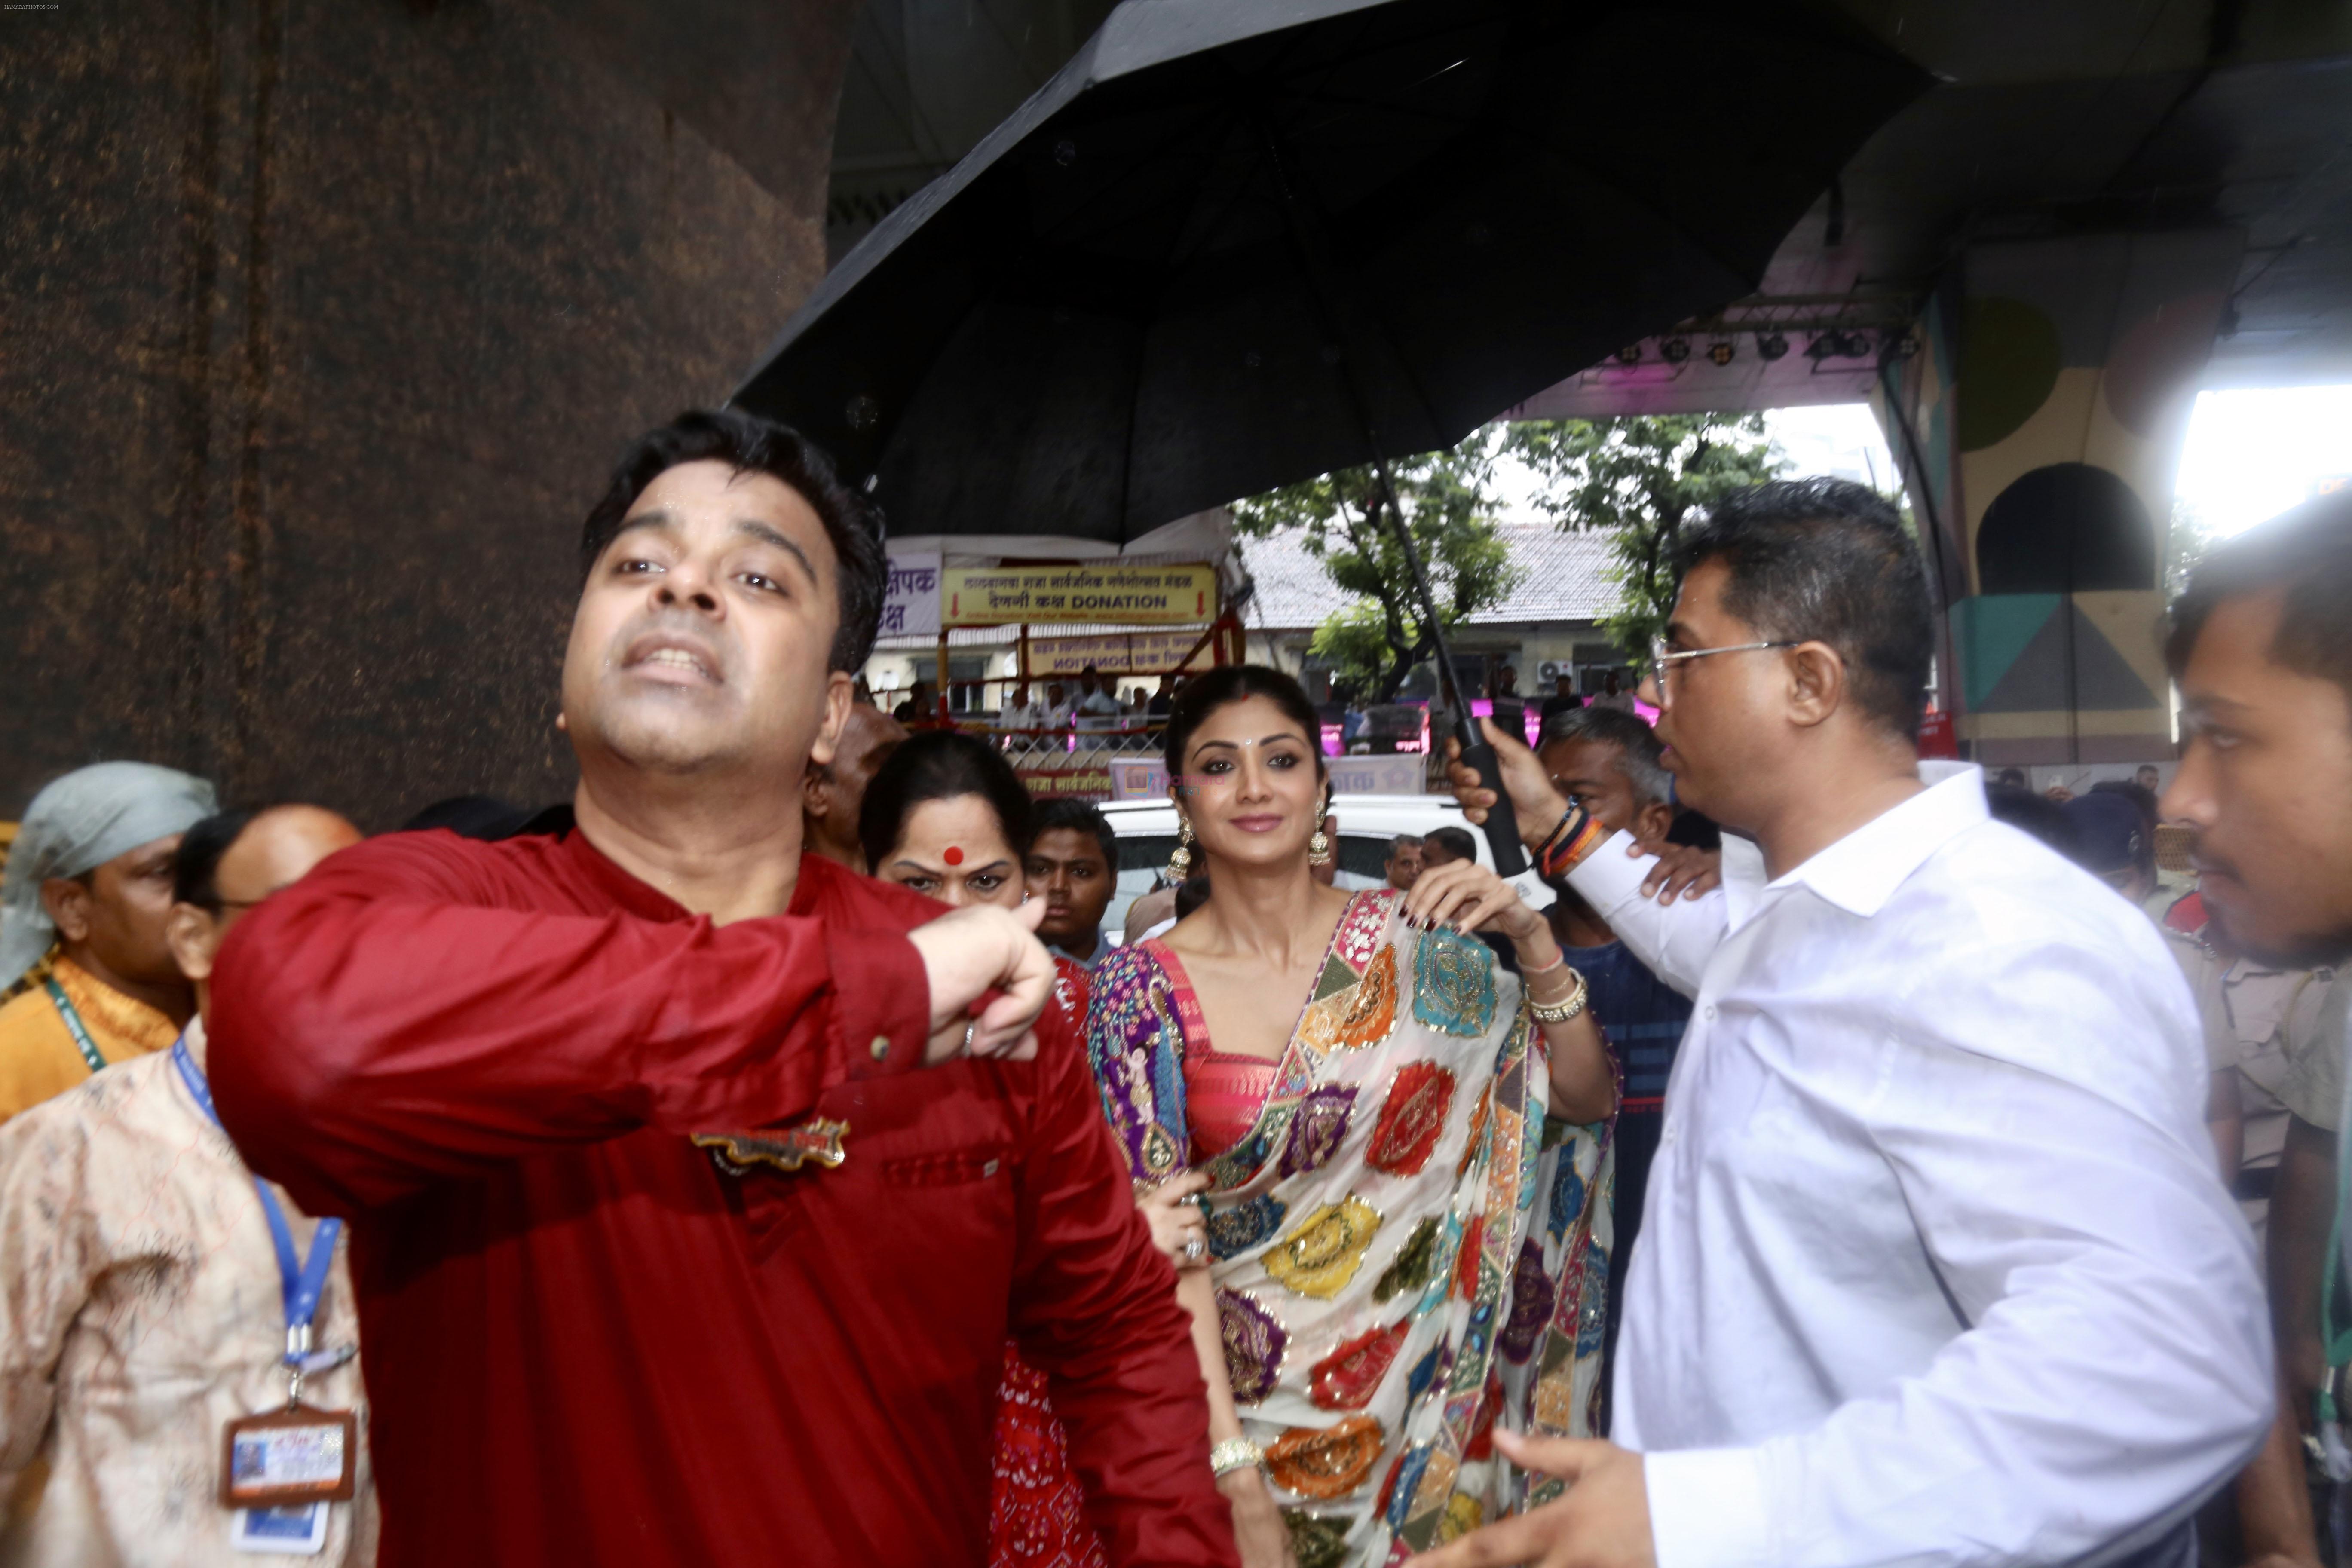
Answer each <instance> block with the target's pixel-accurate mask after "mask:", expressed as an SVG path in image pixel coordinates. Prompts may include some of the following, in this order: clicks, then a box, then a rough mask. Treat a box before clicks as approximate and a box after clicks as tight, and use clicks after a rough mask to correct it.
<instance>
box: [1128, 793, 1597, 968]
mask: <svg viewBox="0 0 2352 1568" xmlns="http://www.w3.org/2000/svg"><path fill="white" fill-rule="evenodd" d="M1100 806H1101V810H1102V814H1103V816H1106V817H1108V819H1109V821H1110V826H1111V829H1112V831H1113V832H1115V833H1117V834H1118V891H1117V892H1115V893H1113V894H1112V895H1111V900H1110V908H1109V910H1108V911H1106V912H1105V913H1104V915H1103V930H1104V931H1107V932H1109V933H1111V934H1112V935H1114V936H1116V935H1117V934H1118V933H1119V932H1121V931H1125V930H1126V929H1127V906H1128V905H1129V904H1131V903H1133V902H1135V900H1138V899H1139V898H1141V897H1142V896H1143V895H1144V894H1146V893H1148V892H1150V890H1151V888H1152V884H1153V882H1154V881H1155V880H1156V879H1159V878H1160V876H1161V875H1162V874H1163V873H1165V871H1166V870H1167V868H1168V857H1169V856H1171V855H1172V854H1174V853H1175V852H1176V807H1175V805H1174V804H1173V803H1172V802H1170V801H1167V800H1114V801H1104V802H1101V803H1100ZM1331 814H1332V815H1333V816H1337V817H1338V818H1339V886H1341V887H1343V888H1377V887H1379V886H1380V885H1381V880H1382V878H1383V875H1384V872H1385V868H1386V867H1387V865H1388V858H1389V846H1390V844H1391V842H1392V841H1393V840H1394V839H1395V838H1396V837H1397V836H1398V835H1399V834H1402V833H1410V834H1412V835H1413V836H1414V837H1427V835H1428V833H1429V831H1430V829H1432V828H1433V827H1463V828H1468V829H1469V833H1470V837H1471V838H1472V840H1473V841H1475V843H1476V844H1477V846H1478V863H1479V864H1480V865H1482V866H1492V865H1493V864H1494V863H1495V857H1494V853H1493V851H1491V850H1489V849H1488V848H1487V847H1486V834H1485V833H1484V832H1483V831H1482V830H1480V829H1478V828H1476V827H1472V826H1470V824H1469V822H1468V820H1467V819H1465V817H1464V816H1463V815H1462V807H1461V806H1460V805H1458V804H1456V802H1455V801H1454V797H1453V796H1452V795H1334V796H1332V798H1331ZM1541 887H1542V884H1540V883H1538V882H1537V881H1536V880H1535V879H1534V878H1533V875H1532V873H1530V874H1529V876H1528V877H1527V878H1525V879H1521V881H1520V890H1521V891H1522V892H1523V893H1527V894H1528V896H1529V897H1530V898H1531V899H1532V900H1533V901H1534V902H1536V903H1538V904H1548V903H1549V902H1550V901H1551V895H1550V894H1549V893H1546V892H1542V891H1540V890H1539V889H1541Z"/></svg>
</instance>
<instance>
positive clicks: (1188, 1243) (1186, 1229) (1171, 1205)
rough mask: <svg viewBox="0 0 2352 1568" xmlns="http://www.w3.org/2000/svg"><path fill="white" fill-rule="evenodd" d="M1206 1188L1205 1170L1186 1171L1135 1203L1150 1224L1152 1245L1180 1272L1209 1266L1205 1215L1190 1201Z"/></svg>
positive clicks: (1206, 1174)
mask: <svg viewBox="0 0 2352 1568" xmlns="http://www.w3.org/2000/svg"><path fill="white" fill-rule="evenodd" d="M1208 1185H1209V1173H1207V1172H1206V1171H1186V1172H1185V1173H1182V1174H1181V1175H1176V1176H1171V1177H1169V1178H1168V1180H1166V1181H1164V1182H1162V1183H1160V1184H1159V1185H1158V1186H1156V1187H1153V1188H1152V1189H1151V1190H1150V1191H1149V1192H1147V1193H1145V1194H1143V1195H1142V1196H1140V1197H1139V1198H1137V1199H1136V1200H1135V1206H1136V1207H1137V1208H1139V1209H1141V1210H1142V1211H1143V1217H1144V1218H1145V1219H1147V1220H1149V1221H1150V1223H1151V1245H1152V1246H1154V1247H1158V1248H1159V1249H1160V1251H1161V1252H1163V1253H1165V1254H1166V1255H1167V1258H1168V1261H1169V1262H1171V1263H1173V1264H1174V1265H1175V1266H1176V1268H1177V1271H1178V1272H1180V1273H1181V1272H1182V1271H1183V1270H1185V1269H1188V1268H1207V1267H1208V1266H1209V1219H1208V1215H1204V1214H1202V1212H1201V1205H1199V1204H1197V1203H1195V1202H1193V1201H1192V1200H1193V1198H1194V1196H1195V1195H1196V1194H1200V1193H1202V1192H1204V1191H1206V1190H1207V1188H1208Z"/></svg>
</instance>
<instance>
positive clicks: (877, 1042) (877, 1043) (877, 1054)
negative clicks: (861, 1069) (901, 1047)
mask: <svg viewBox="0 0 2352 1568" xmlns="http://www.w3.org/2000/svg"><path fill="white" fill-rule="evenodd" d="M866 1049H867V1050H870V1051H872V1052H873V1053H874V1059H875V1060H876V1061H877V1062H878V1061H880V1060H881V1059H882V1058H885V1057H887V1056H888V1055H889V1054H890V1037H889V1036H887V1035H877V1036H875V1037H874V1043H873V1044H872V1045H870V1046H868V1047H866Z"/></svg>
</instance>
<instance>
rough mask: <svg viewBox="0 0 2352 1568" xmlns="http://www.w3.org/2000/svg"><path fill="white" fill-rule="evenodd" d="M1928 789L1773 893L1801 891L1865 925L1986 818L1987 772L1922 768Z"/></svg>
mask: <svg viewBox="0 0 2352 1568" xmlns="http://www.w3.org/2000/svg"><path fill="white" fill-rule="evenodd" d="M1919 782H1920V783H1921V784H1926V785H1927V788H1926V789H1924V790H1922V791H1920V792H1919V793H1918V794H1917V795H1913V796H1912V797H1911V798H1910V799H1908V800H1906V801H1905V802H1903V804H1901V805H1897V806H1895V807H1894V808H1893V809H1892V810H1889V811H1884V812H1881V813H1880V814H1879V815H1878V816H1874V817H1873V818H1871V819H1870V820H1869V821H1868V822H1865V823H1864V824H1863V825H1862V826H1860V827H1857V828H1855V829H1854V830H1853V832H1852V833H1849V834H1847V835H1846V836H1845V837H1843V838H1841V839H1839V840H1838V841H1837V842H1836V843H1834V844H1832V845H1831V846H1830V847H1828V848H1826V849H1824V850H1822V851H1821V852H1820V853H1819V854H1817V855H1815V856H1814V857H1813V858H1811V859H1810V860H1807V861H1806V862H1805V863H1804V864H1803V865H1801V866H1799V867H1797V868H1795V869H1794V870H1791V871H1789V872H1786V873H1784V874H1783V875H1781V876H1780V878H1778V879H1775V880H1774V881H1773V882H1772V883H1771V884H1770V886H1772V887H1774V888H1786V887H1794V886H1799V885H1801V886H1804V887H1807V888H1810V889H1812V890H1813V891H1814V892H1815V893H1817V894H1819V895H1820V896H1821V897H1822V898H1823V899H1826V900H1829V901H1830V902H1831V903H1832V904H1835V905H1836V906H1837V907H1838V908H1840V909H1842V910H1846V911H1847V912H1848V913H1851V914H1857V915H1860V916H1862V917H1863V918H1864V919H1865V920H1867V919H1869V918H1870V917H1871V916H1873V915H1874V914H1876V913H1877V912H1878V911H1879V910H1881V909H1883V908H1885V904H1886V900H1888V899H1890V898H1892V897H1894V896H1895V889H1897V888H1899V887H1901V886H1902V885H1903V883H1904V882H1905V880H1906V879H1908V878H1909V877H1910V875H1911V873H1912V872H1914V871H1916V870H1917V869H1918V868H1920V867H1921V866H1923V865H1925V864H1927V858H1928V857H1929V856H1931V855H1933V854H1935V853H1936V851H1937V850H1938V849H1941V848H1942V847H1944V846H1945V845H1947V844H1948V843H1950V842H1951V841H1952V840H1953V839H1954V838H1957V837H1959V836H1960V835H1961V834H1962V833H1965V832H1967V831H1968V830H1969V828H1971V827H1974V826H1976V825H1977V824H1978V823H1980V822H1984V821H1987V820H1989V819H1990V815H1991V814H1990V812H1989V811H1988V810H1987V809H1986V807H1985V793H1984V770H1983V769H1981V768H1979V767H1978V766H1976V765H1975V764H1974V763H1950V762H1933V763H1920V764H1919Z"/></svg>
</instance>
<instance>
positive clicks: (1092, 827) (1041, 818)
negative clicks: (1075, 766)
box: [1029, 795, 1118, 877]
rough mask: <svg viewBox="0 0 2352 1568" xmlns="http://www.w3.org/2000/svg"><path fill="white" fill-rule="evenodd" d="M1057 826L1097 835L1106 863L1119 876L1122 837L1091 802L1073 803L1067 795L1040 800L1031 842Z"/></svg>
mask: <svg viewBox="0 0 2352 1568" xmlns="http://www.w3.org/2000/svg"><path fill="white" fill-rule="evenodd" d="M1056 827H1066V828H1069V829H1071V830H1072V831H1074V832H1077V833H1091V834H1093V835H1094V838H1095V842H1096V843H1097V844H1099V845H1101V846H1102V853H1103V862H1104V864H1106V865H1108V867H1109V868H1110V873H1111V875H1112V876H1114V877H1116V876H1118V833H1117V832H1115V831H1114V830H1113V829H1112V827H1111V825H1110V818H1108V817H1107V816H1104V815H1103V814H1102V813H1101V812H1099V811H1097V810H1096V809H1095V806H1094V804H1093V803H1092V802H1091V801H1084V800H1073V799H1071V798H1070V797H1069V796H1067V795H1055V797H1054V798H1053V799H1051V800H1041V801H1039V802H1038V803H1037V808H1036V810H1034V812H1032V813H1030V816H1029V828H1030V842H1031V843H1032V844H1033V845H1034V843H1035V842H1036V841H1037V840H1038V839H1040V838H1043V837H1045V835H1046V834H1047V833H1049V832H1051V831H1052V830H1053V829H1055V828H1056Z"/></svg>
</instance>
